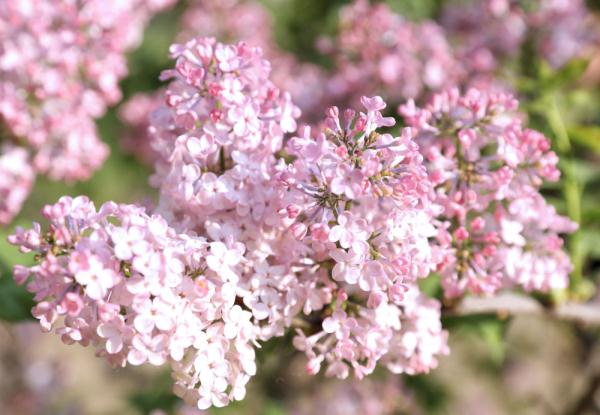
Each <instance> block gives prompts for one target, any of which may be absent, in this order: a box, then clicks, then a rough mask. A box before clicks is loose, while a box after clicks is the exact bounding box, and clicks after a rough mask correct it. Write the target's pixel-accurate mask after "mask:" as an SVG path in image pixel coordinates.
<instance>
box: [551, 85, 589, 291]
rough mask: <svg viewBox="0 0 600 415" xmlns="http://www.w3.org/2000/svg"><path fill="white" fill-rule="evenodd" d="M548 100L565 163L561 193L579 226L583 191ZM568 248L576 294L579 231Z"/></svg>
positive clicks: (565, 134)
mask: <svg viewBox="0 0 600 415" xmlns="http://www.w3.org/2000/svg"><path fill="white" fill-rule="evenodd" d="M550 99H551V101H552V102H551V105H550V107H549V108H550V110H549V111H548V112H547V113H546V118H547V119H548V123H549V125H550V128H551V129H552V132H553V133H554V135H555V136H556V148H557V150H558V153H559V155H560V158H561V159H563V160H564V161H565V162H564V164H563V166H564V167H563V174H564V179H563V193H564V197H565V201H566V203H567V215H568V216H569V217H570V218H571V220H573V221H575V222H577V223H578V224H581V195H582V191H583V189H582V185H581V183H579V181H578V180H577V177H576V174H575V160H574V158H573V155H572V151H571V140H570V139H569V133H568V132H567V128H566V126H565V124H564V122H563V119H562V116H561V113H560V108H559V105H558V101H557V97H556V95H552V96H551V98H550ZM568 246H569V251H570V254H571V259H572V261H573V272H572V274H571V292H572V293H573V294H576V292H577V291H578V288H579V286H580V285H581V284H582V282H583V259H584V255H585V253H584V251H583V244H582V239H581V231H580V230H577V231H576V232H574V233H572V234H571V235H570V236H569V239H568Z"/></svg>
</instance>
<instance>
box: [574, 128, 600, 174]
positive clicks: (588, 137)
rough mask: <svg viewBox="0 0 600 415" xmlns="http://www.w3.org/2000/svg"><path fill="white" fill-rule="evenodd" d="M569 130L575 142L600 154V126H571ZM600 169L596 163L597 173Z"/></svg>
mask: <svg viewBox="0 0 600 415" xmlns="http://www.w3.org/2000/svg"><path fill="white" fill-rule="evenodd" d="M567 130H568V132H569V137H570V138H571V140H573V142H575V143H576V144H578V145H581V146H583V147H585V148H587V149H590V150H592V151H594V152H595V153H597V154H600V126H596V125H594V126H584V125H580V126H572V127H569V128H568V129H567ZM598 170H600V169H598V166H597V165H596V166H595V171H596V174H600V173H599V172H598Z"/></svg>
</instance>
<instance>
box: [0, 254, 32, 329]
mask: <svg viewBox="0 0 600 415" xmlns="http://www.w3.org/2000/svg"><path fill="white" fill-rule="evenodd" d="M33 305H34V302H33V298H32V295H31V294H30V293H28V292H27V291H26V290H25V288H24V287H20V286H18V285H16V284H15V282H14V280H13V278H12V273H11V271H10V269H9V268H8V267H7V266H6V265H5V264H4V263H2V262H0V320H6V321H11V322H17V321H23V320H31V319H32V318H33V317H32V315H31V308H32V307H33Z"/></svg>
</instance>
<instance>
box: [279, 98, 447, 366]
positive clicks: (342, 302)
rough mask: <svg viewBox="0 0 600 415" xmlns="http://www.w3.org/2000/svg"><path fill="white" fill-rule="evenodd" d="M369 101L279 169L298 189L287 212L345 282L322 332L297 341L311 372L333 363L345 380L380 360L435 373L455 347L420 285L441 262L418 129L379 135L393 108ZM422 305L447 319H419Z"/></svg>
mask: <svg viewBox="0 0 600 415" xmlns="http://www.w3.org/2000/svg"><path fill="white" fill-rule="evenodd" d="M362 103H363V105H364V107H365V109H366V112H364V113H363V112H360V113H357V112H355V111H353V110H346V111H344V113H343V115H342V117H340V114H339V110H338V109H337V108H336V107H333V108H331V109H330V110H329V111H328V117H327V119H326V120H325V123H324V125H323V127H322V132H320V133H319V134H317V135H316V137H314V138H313V137H311V134H310V131H309V130H305V131H304V134H303V135H302V136H300V137H295V138H292V139H291V140H290V141H289V142H288V144H287V147H286V148H287V151H288V153H289V154H290V155H292V156H294V157H295V161H294V162H292V163H291V164H289V165H288V166H287V167H286V168H285V169H284V170H282V171H281V173H280V174H279V180H280V181H281V183H282V185H283V187H284V188H286V189H288V192H287V194H286V195H285V197H284V198H283V199H282V205H281V206H282V208H281V210H280V214H281V215H283V216H284V218H286V220H288V221H290V231H291V232H292V233H293V235H294V237H295V238H296V239H298V240H300V241H301V242H303V243H304V244H305V245H306V247H307V250H308V249H309V250H310V251H312V253H311V257H312V258H311V259H312V260H313V261H314V263H315V264H318V265H319V268H320V269H323V270H327V273H328V274H329V275H330V278H331V280H332V281H334V282H335V283H336V285H337V287H336V292H337V296H336V298H335V301H334V303H332V305H331V306H330V308H331V311H332V314H331V316H329V317H327V318H326V319H325V320H324V321H323V324H322V330H320V331H318V332H317V333H315V334H312V335H310V336H309V337H307V336H306V335H305V333H304V332H303V331H301V330H299V331H298V332H297V333H298V336H297V337H296V339H295V345H296V347H297V348H299V349H300V350H302V351H304V352H305V353H306V354H307V356H308V357H309V366H308V369H309V371H311V372H317V371H318V370H319V368H320V366H321V363H326V365H327V371H326V373H327V374H328V375H335V376H337V377H340V378H345V377H347V376H348V373H349V370H350V369H353V370H354V373H355V375H356V376H357V377H359V378H362V377H363V376H365V375H367V374H369V373H371V372H372V371H373V370H374V368H375V365H376V364H377V362H378V361H379V360H380V359H385V361H386V363H387V366H388V367H389V368H390V369H391V370H393V371H395V372H408V373H421V372H426V371H428V370H429V369H430V368H432V367H435V365H436V361H435V358H434V357H432V356H431V355H430V354H428V353H429V352H433V354H440V353H444V352H445V334H444V332H443V330H442V328H441V324H439V317H440V314H439V303H437V302H436V301H435V300H431V303H425V302H422V299H421V297H420V295H419V291H418V287H417V286H416V281H417V279H418V278H423V277H426V276H427V275H428V274H429V273H430V271H431V270H432V269H433V267H434V264H435V257H434V252H433V251H432V249H430V246H429V243H428V239H429V238H431V237H433V236H434V235H435V228H434V227H433V226H432V224H431V222H432V216H431V213H432V210H431V200H430V195H431V184H430V182H429V180H428V177H427V172H426V170H425V167H424V165H423V159H422V156H421V154H420V153H419V151H418V147H417V145H416V143H415V141H414V140H413V137H412V131H411V130H410V129H404V130H403V131H402V134H401V136H399V137H394V136H392V135H391V134H387V133H379V132H378V131H377V130H378V129H379V128H380V127H390V126H392V125H393V124H394V119H393V118H384V117H383V116H382V115H381V112H380V111H381V110H383V109H384V108H385V106H386V104H385V103H384V102H383V100H382V99H381V98H380V97H373V98H367V97H363V98H362ZM419 307H422V308H427V309H431V310H432V313H433V314H434V315H436V316H437V319H438V320H437V322H438V324H437V325H435V324H431V322H430V321H426V320H419V318H420V317H419V316H417V315H416V314H418V313H413V312H412V311H411V310H412V309H413V308H417V309H418V308H419ZM436 307H437V308H436ZM436 310H437V314H436ZM425 338H427V341H429V340H433V341H430V342H429V346H426V345H424V344H421V341H422V340H423V339H425ZM398 344H404V345H405V347H398ZM438 346H439V347H438ZM427 347H431V348H432V349H431V350H429V351H425V349H423V350H424V352H423V353H421V348H427ZM434 348H435V349H436V350H435V351H433V349H434Z"/></svg>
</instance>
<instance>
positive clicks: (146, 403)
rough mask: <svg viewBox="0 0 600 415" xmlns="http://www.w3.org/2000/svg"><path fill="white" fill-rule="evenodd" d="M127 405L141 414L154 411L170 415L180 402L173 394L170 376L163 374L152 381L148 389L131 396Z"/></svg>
mask: <svg viewBox="0 0 600 415" xmlns="http://www.w3.org/2000/svg"><path fill="white" fill-rule="evenodd" d="M129 403H130V404H131V405H132V406H133V407H134V408H135V409H137V410H138V411H140V412H141V413H142V414H149V413H150V412H151V411H153V410H155V409H162V410H163V411H165V412H167V413H170V412H172V411H174V410H175V408H176V406H177V405H179V404H181V400H180V399H179V398H178V397H177V396H175V395H174V394H173V392H172V381H171V376H170V375H169V374H168V373H167V372H165V374H164V375H161V376H158V377H157V379H154V381H153V382H151V384H150V387H147V388H143V389H141V390H139V391H138V392H135V393H134V394H132V395H131V396H130V397H129Z"/></svg>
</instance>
